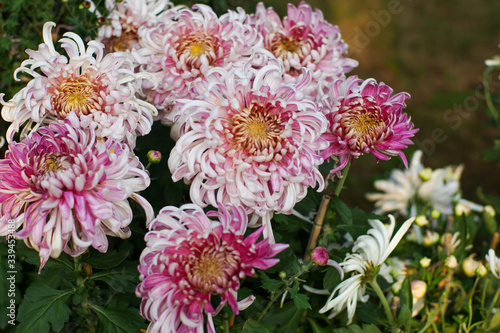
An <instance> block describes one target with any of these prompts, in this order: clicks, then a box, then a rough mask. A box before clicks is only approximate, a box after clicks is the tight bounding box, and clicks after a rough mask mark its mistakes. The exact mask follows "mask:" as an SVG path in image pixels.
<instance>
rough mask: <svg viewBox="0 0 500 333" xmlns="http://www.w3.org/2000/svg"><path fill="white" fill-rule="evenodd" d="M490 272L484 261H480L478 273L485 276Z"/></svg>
mask: <svg viewBox="0 0 500 333" xmlns="http://www.w3.org/2000/svg"><path fill="white" fill-rule="evenodd" d="M486 274H488V270H487V269H486V267H484V265H483V264H482V263H479V266H477V268H476V275H477V276H479V277H485V276H486Z"/></svg>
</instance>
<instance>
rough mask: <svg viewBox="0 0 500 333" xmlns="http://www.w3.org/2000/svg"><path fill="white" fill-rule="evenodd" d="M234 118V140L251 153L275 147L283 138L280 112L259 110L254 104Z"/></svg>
mask: <svg viewBox="0 0 500 333" xmlns="http://www.w3.org/2000/svg"><path fill="white" fill-rule="evenodd" d="M232 120H233V125H234V126H233V128H232V134H233V136H234V141H235V143H236V145H237V146H238V148H239V149H245V150H247V152H248V153H249V154H254V153H256V152H260V151H262V150H264V149H268V148H271V147H272V148H274V147H276V145H277V144H278V143H280V142H281V141H282V140H283V139H282V137H281V132H282V122H281V117H280V115H279V114H272V113H270V112H268V111H266V110H258V107H257V106H254V107H253V108H251V109H244V110H242V111H240V112H239V113H237V114H236V115H235V116H234V117H233V119H232Z"/></svg>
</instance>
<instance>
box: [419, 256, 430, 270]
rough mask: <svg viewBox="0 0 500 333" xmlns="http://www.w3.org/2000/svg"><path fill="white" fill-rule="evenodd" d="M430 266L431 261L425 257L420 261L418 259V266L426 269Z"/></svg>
mask: <svg viewBox="0 0 500 333" xmlns="http://www.w3.org/2000/svg"><path fill="white" fill-rule="evenodd" d="M430 265H431V260H430V259H429V258H427V257H423V258H422V259H420V266H422V267H423V268H427V267H429V266H430Z"/></svg>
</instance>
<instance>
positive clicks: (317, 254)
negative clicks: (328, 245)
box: [311, 246, 328, 266]
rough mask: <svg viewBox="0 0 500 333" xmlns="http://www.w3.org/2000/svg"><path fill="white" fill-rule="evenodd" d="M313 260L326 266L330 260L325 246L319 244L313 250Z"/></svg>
mask: <svg viewBox="0 0 500 333" xmlns="http://www.w3.org/2000/svg"><path fill="white" fill-rule="evenodd" d="M311 259H312V261H313V262H314V263H315V264H317V265H320V266H325V265H326V264H327V262H328V252H327V251H326V249H325V248H324V247H323V246H318V247H317V248H315V249H314V250H313V253H312V256H311Z"/></svg>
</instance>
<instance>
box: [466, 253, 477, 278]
mask: <svg viewBox="0 0 500 333" xmlns="http://www.w3.org/2000/svg"><path fill="white" fill-rule="evenodd" d="M474 256H475V254H471V255H470V256H468V257H467V258H465V260H464V262H463V263H462V269H463V271H464V273H465V275H467V276H468V277H473V276H475V275H476V270H477V268H478V267H479V264H480V262H479V261H477V260H474Z"/></svg>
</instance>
